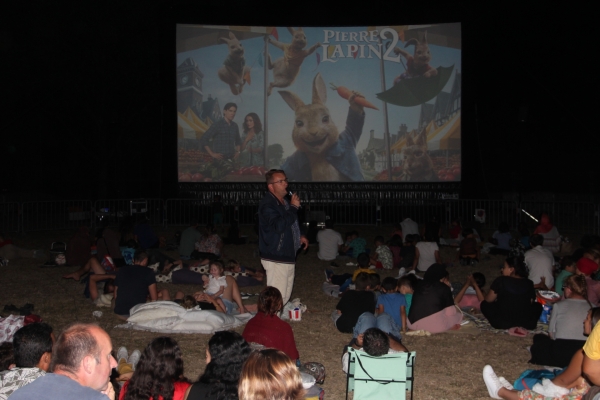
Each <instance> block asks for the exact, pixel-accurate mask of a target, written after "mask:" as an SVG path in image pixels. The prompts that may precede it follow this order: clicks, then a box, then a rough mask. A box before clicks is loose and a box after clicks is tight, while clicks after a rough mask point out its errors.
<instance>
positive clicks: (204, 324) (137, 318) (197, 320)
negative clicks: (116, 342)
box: [116, 301, 252, 334]
mask: <svg viewBox="0 0 600 400" xmlns="http://www.w3.org/2000/svg"><path fill="white" fill-rule="evenodd" d="M250 318H252V314H250V313H245V314H239V315H227V314H223V313H220V312H218V311H214V310H201V309H199V308H193V309H191V310H186V309H185V308H183V307H182V306H180V305H179V304H177V303H174V302H172V301H155V302H152V303H144V304H138V305H136V306H135V307H133V308H132V309H131V310H130V317H129V318H128V319H127V323H126V324H121V325H117V326H116V328H122V329H136V330H142V331H150V332H159V333H205V334H212V333H215V332H218V331H224V330H228V329H232V328H235V327H237V326H240V325H244V324H245V323H246V322H248V321H249V320H250Z"/></svg>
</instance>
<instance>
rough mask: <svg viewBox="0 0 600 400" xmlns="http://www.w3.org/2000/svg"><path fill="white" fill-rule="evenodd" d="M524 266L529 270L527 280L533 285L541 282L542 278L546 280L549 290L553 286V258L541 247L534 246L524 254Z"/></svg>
mask: <svg viewBox="0 0 600 400" xmlns="http://www.w3.org/2000/svg"><path fill="white" fill-rule="evenodd" d="M525 264H527V268H528V269H529V279H531V281H532V282H533V284H534V285H537V284H538V283H540V282H541V281H542V279H541V278H542V276H543V277H544V278H546V280H545V283H546V286H547V287H548V288H549V289H550V288H552V287H553V286H554V276H553V275H552V266H553V265H554V256H553V255H552V253H551V252H550V251H549V250H548V249H546V248H544V247H542V246H536V247H534V248H533V249H531V250H528V251H526V252H525Z"/></svg>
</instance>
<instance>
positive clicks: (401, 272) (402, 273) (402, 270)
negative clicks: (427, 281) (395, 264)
mask: <svg viewBox="0 0 600 400" xmlns="http://www.w3.org/2000/svg"><path fill="white" fill-rule="evenodd" d="M404 274H406V268H404V267H402V268H400V270H398V278H402V277H403V276H404Z"/></svg>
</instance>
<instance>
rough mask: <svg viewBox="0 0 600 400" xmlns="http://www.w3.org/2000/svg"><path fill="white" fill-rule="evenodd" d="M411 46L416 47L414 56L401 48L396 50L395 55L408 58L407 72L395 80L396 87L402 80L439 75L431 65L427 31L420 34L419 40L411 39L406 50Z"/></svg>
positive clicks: (406, 45)
mask: <svg viewBox="0 0 600 400" xmlns="http://www.w3.org/2000/svg"><path fill="white" fill-rule="evenodd" d="M411 44H412V45H414V46H415V52H414V53H413V55H412V56H411V55H410V54H408V52H406V51H404V50H402V49H401V48H399V47H396V48H394V53H396V54H401V55H402V56H403V57H404V58H406V71H405V72H403V73H402V74H401V75H400V76H398V77H396V79H394V85H396V84H398V83H399V82H400V81H401V80H402V79H411V78H417V77H419V76H422V77H424V78H429V77H432V76H436V75H437V73H438V72H437V69H435V68H433V67H432V66H430V65H429V62H430V61H431V52H430V51H429V45H428V44H427V31H425V32H424V33H421V32H419V40H417V39H414V38H413V39H409V40H408V41H407V42H406V44H405V45H404V47H405V48H406V47H408V46H410V45H411Z"/></svg>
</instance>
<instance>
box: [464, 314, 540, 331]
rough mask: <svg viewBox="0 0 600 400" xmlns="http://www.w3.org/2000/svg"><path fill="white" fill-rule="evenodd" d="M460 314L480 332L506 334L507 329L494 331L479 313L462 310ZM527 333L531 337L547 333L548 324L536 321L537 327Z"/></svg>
mask: <svg viewBox="0 0 600 400" xmlns="http://www.w3.org/2000/svg"><path fill="white" fill-rule="evenodd" d="M469 310H470V308H469ZM462 312H463V316H464V317H465V318H466V319H468V320H470V321H471V322H472V323H474V324H475V326H477V328H479V329H480V330H482V331H488V332H493V333H506V334H508V329H496V328H494V327H492V326H491V325H490V322H489V321H488V320H487V319H486V318H485V317H484V316H483V314H481V313H473V312H471V313H470V312H467V311H465V310H464V309H463V310H462ZM528 333H529V334H533V335H535V334H536V333H548V324H543V323H541V322H539V321H538V323H537V327H536V328H535V329H534V330H532V331H528Z"/></svg>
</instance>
